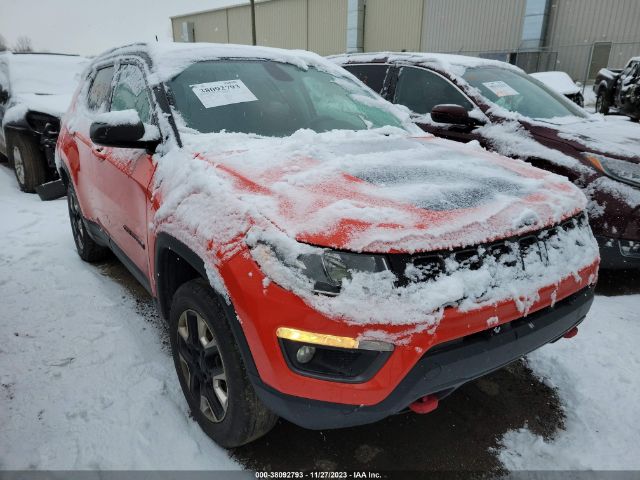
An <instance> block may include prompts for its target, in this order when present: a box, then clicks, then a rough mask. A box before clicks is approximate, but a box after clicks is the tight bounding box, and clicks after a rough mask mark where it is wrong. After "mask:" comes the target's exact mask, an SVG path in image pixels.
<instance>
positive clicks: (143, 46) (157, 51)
mask: <svg viewBox="0 0 640 480" xmlns="http://www.w3.org/2000/svg"><path fill="white" fill-rule="evenodd" d="M140 51H142V52H145V53H147V54H148V55H149V56H150V57H151V60H152V62H153V73H155V74H156V75H157V78H155V79H152V81H153V80H155V81H156V82H157V83H159V82H163V81H167V80H169V79H171V78H172V77H174V76H175V75H177V74H178V73H180V72H181V71H182V70H184V69H185V68H187V67H188V66H189V65H191V64H193V63H196V62H199V61H204V60H215V59H219V58H247V59H265V60H273V61H276V62H281V63H288V64H291V65H295V66H297V67H299V68H302V69H304V70H306V69H307V68H309V67H311V66H312V67H315V68H318V69H320V70H322V71H325V72H328V73H331V74H333V75H337V76H341V77H344V76H349V77H351V75H349V74H347V73H346V72H345V71H344V70H342V69H341V68H337V67H336V66H335V64H334V63H332V62H329V61H328V60H327V59H325V58H324V57H321V56H320V55H318V54H316V53H313V52H308V51H306V50H285V49H282V48H273V47H262V46H253V45H236V44H231V43H183V42H159V43H158V42H156V43H138V44H132V45H127V46H124V47H120V48H116V49H113V50H109V51H107V52H105V53H103V54H102V55H100V56H99V57H98V58H97V59H96V61H100V60H102V59H104V58H105V57H110V56H115V55H120V54H126V53H136V52H140Z"/></svg>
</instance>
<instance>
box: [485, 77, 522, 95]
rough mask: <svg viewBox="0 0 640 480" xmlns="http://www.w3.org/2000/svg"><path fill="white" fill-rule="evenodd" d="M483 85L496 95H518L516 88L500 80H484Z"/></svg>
mask: <svg viewBox="0 0 640 480" xmlns="http://www.w3.org/2000/svg"><path fill="white" fill-rule="evenodd" d="M483 85H484V86H485V87H487V88H488V89H489V90H491V91H492V92H493V93H495V95H496V96H497V97H512V96H514V95H520V94H519V93H518V91H517V90H515V89H514V88H512V87H510V86H509V85H507V84H506V83H505V82H503V81H502V80H498V81H497V82H484V83H483Z"/></svg>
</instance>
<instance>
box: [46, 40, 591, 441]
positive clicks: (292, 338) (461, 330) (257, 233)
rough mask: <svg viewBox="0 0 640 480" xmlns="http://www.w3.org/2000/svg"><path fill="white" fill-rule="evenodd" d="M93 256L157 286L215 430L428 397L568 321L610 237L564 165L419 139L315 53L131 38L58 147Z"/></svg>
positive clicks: (97, 71)
mask: <svg viewBox="0 0 640 480" xmlns="http://www.w3.org/2000/svg"><path fill="white" fill-rule="evenodd" d="M57 160H58V168H59V171H60V175H61V178H62V179H63V181H64V182H65V184H66V186H67V189H68V203H69V215H70V218H71V227H72V232H73V237H74V239H75V243H76V247H77V250H78V253H79V254H80V256H81V257H82V259H84V260H86V261H89V262H91V261H95V260H98V259H100V258H101V257H103V255H104V254H105V253H106V251H107V250H108V249H109V250H111V251H113V252H114V253H115V254H116V256H117V257H118V258H119V259H120V260H121V261H122V262H123V263H124V264H125V265H126V266H127V267H128V268H129V270H131V272H132V273H133V275H134V276H135V277H136V278H137V279H138V280H139V281H140V282H141V283H142V285H144V286H145V287H146V288H147V289H148V290H149V292H150V293H151V295H153V296H154V298H155V299H157V303H158V306H159V310H160V312H161V313H162V315H163V316H164V317H165V318H166V319H167V320H168V321H169V325H170V338H171V347H172V353H173V358H174V362H175V367H176V371H177V376H178V378H179V381H180V384H181V386H182V389H183V391H184V394H185V397H186V399H187V402H188V404H189V407H190V409H191V411H192V412H193V415H194V417H195V419H196V420H197V421H198V423H199V424H200V425H201V427H202V428H203V430H204V431H205V432H206V433H207V434H208V435H209V436H211V438H213V439H214V440H215V441H216V442H218V443H219V444H221V445H223V446H227V447H229V446H237V445H242V444H244V443H247V442H249V441H251V440H253V439H255V438H258V437H259V436H261V435H263V434H265V433H266V432H267V431H269V429H270V428H271V427H272V426H273V425H274V422H275V421H276V419H277V416H281V417H283V418H285V419H287V420H290V421H291V422H294V423H296V424H298V425H301V426H303V427H307V428H313V429H323V428H337V427H345V426H351V425H359V424H364V423H369V422H374V421H376V420H379V419H382V418H384V417H386V416H388V415H391V414H395V413H397V412H400V411H403V410H405V409H407V408H410V409H412V410H414V411H416V412H420V413H425V412H428V411H430V410H432V409H433V408H435V407H436V406H437V404H438V401H439V400H440V399H442V398H443V397H445V396H446V395H448V394H449V393H451V392H452V391H454V390H455V389H456V388H457V387H459V386H460V385H461V384H463V383H465V382H467V381H469V380H472V379H474V378H477V377H479V376H481V375H484V374H486V373H488V372H491V371H492V370H495V369H497V368H500V367H502V366H504V365H506V364H507V363H509V362H511V361H513V360H515V359H517V358H519V357H521V356H522V355H524V354H526V353H528V352H530V351H531V350H533V349H536V348H538V347H540V346H541V345H544V344H546V343H549V342H553V341H555V340H557V339H559V338H561V337H563V336H572V335H573V334H575V332H576V331H577V330H576V326H577V325H578V324H579V323H580V322H581V321H582V319H583V318H584V317H585V315H586V313H587V311H588V310H589V307H590V305H591V302H592V299H593V291H592V287H593V285H594V283H595V281H596V277H597V269H598V263H599V257H598V246H597V243H596V241H595V239H594V237H593V235H592V233H591V230H590V228H589V225H588V222H587V218H586V215H585V211H584V209H585V205H586V200H585V197H584V195H583V194H582V193H581V192H580V191H579V190H578V189H577V188H576V187H574V186H573V185H572V184H571V183H569V182H567V181H566V180H564V179H563V178H561V177H559V176H556V175H554V174H551V173H548V172H544V171H542V170H538V169H536V168H533V167H531V166H529V165H527V164H525V163H523V162H519V161H513V160H510V159H506V158H503V157H500V156H499V155H496V154H493V153H489V152H486V151H485V150H483V149H481V148H478V147H474V146H466V145H462V144H459V143H456V142H450V141H447V140H441V139H436V138H435V137H433V136H430V135H425V134H424V133H422V132H421V131H420V130H419V129H418V128H417V127H415V126H414V125H413V124H412V123H411V122H410V121H409V118H408V116H406V115H405V114H404V113H403V112H402V111H401V110H398V109H397V107H394V106H393V105H391V104H389V103H387V102H386V101H384V100H382V99H381V98H379V97H378V96H377V95H375V94H374V93H373V92H371V91H370V90H369V89H368V88H366V87H365V86H364V85H363V84H362V83H361V82H359V81H358V80H356V79H355V78H354V77H353V76H352V75H351V74H349V73H348V72H346V71H345V70H343V69H341V68H339V67H337V66H335V65H333V64H332V63H330V62H328V61H326V60H324V59H322V58H321V57H319V56H317V55H314V54H311V53H307V52H301V51H295V52H291V51H285V50H278V49H269V48H258V47H246V46H234V45H211V44H197V45H193V44H167V45H158V44H152V45H144V44H137V45H130V46H126V47H121V48H118V49H115V50H111V51H109V52H106V53H104V54H102V55H101V56H99V57H97V58H96V59H94V60H93V62H92V64H91V66H90V68H89V69H88V71H87V73H86V78H84V79H83V81H82V84H81V86H80V87H79V89H78V91H77V93H76V95H75V99H74V101H73V103H72V106H71V108H70V110H69V112H67V115H66V116H65V118H64V121H63V125H62V130H61V135H60V138H59V141H58V145H57Z"/></svg>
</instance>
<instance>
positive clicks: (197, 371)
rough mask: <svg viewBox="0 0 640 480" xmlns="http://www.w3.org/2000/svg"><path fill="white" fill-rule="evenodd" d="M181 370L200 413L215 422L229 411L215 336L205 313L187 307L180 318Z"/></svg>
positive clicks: (178, 335)
mask: <svg viewBox="0 0 640 480" xmlns="http://www.w3.org/2000/svg"><path fill="white" fill-rule="evenodd" d="M176 335H177V341H178V355H179V358H180V367H181V368H180V371H181V373H182V376H183V377H184V380H185V382H186V384H187V388H188V390H189V394H190V395H191V397H192V400H193V401H195V404H196V405H198V406H199V408H200V412H201V413H202V414H203V415H204V416H205V417H206V418H208V419H209V420H210V421H212V422H215V423H217V422H221V421H222V420H223V419H224V417H225V414H226V413H227V405H228V397H229V393H228V386H227V377H226V374H225V369H224V364H223V362H222V357H221V356H220V351H219V350H218V343H217V341H216V338H215V336H214V334H213V332H212V331H211V328H209V325H208V324H207V322H206V321H205V320H204V318H202V316H201V315H200V314H199V313H197V312H195V311H193V310H185V311H184V312H182V314H181V315H180V318H179V319H178V331H177V333H176Z"/></svg>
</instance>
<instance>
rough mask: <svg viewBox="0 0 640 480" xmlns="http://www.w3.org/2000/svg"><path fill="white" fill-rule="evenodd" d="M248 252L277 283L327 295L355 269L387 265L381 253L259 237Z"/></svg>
mask: <svg viewBox="0 0 640 480" xmlns="http://www.w3.org/2000/svg"><path fill="white" fill-rule="evenodd" d="M251 254H252V256H253V258H254V260H256V261H257V262H258V264H259V265H260V268H261V269H262V271H263V272H264V273H265V274H266V275H267V276H268V277H269V278H270V279H271V280H273V281H275V282H276V283H280V284H282V285H289V286H291V285H298V286H299V287H300V288H307V289H312V290H313V291H314V292H316V293H323V294H326V295H337V294H338V293H340V288H341V287H342V282H343V281H344V280H350V279H351V278H352V275H353V274H354V273H356V272H367V273H378V272H383V271H385V270H388V269H389V268H388V266H387V261H386V258H385V257H384V255H373V254H366V253H349V252H340V251H337V250H331V249H323V248H318V247H312V246H310V245H304V244H300V243H295V244H293V242H286V243H284V244H280V243H279V242H275V245H274V244H271V243H270V242H269V243H267V242H264V241H259V242H256V244H255V245H254V246H253V247H252V248H251ZM283 267H284V268H283Z"/></svg>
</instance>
